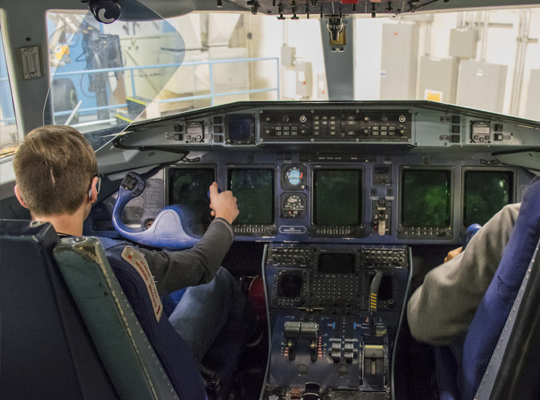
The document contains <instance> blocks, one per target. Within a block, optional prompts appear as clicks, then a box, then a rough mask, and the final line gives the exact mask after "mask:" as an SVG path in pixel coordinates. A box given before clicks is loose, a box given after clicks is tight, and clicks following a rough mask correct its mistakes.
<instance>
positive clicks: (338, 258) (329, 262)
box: [319, 253, 354, 274]
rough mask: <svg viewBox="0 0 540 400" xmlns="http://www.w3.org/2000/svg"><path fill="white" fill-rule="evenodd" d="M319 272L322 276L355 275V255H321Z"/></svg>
mask: <svg viewBox="0 0 540 400" xmlns="http://www.w3.org/2000/svg"><path fill="white" fill-rule="evenodd" d="M319 272H320V273H322V274H352V273H354V254H340V253H323V254H321V255H320V256H319Z"/></svg>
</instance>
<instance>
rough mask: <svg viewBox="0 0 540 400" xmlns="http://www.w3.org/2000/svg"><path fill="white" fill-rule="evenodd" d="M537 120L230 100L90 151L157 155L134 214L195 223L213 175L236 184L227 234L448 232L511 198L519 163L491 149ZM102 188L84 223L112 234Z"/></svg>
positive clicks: (435, 237) (414, 236)
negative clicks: (183, 213) (185, 216)
mask: <svg viewBox="0 0 540 400" xmlns="http://www.w3.org/2000/svg"><path fill="white" fill-rule="evenodd" d="M194 126H197V127H198V128H197V129H198V130H197V134H194V132H195V131H194ZM538 132H540V124H539V123H538V122H534V121H528V120H523V119H519V118H516V117H508V116H503V115H499V114H494V113H489V112H484V111H477V110H471V109H467V108H463V107H458V106H453V105H445V104H438V103H432V102H425V101H395V102H354V101H350V102H248V103H243V102H240V103H233V104H228V105H224V106H216V107H211V108H208V109H204V110H197V111H192V112H186V113H183V114H180V115H177V116H170V117H164V118H160V119H158V120H153V121H144V122H140V123H135V124H132V125H131V126H130V130H129V133H127V134H125V135H123V136H122V137H121V138H120V139H118V140H119V141H120V140H121V146H120V147H118V148H116V149H115V148H114V146H115V144H114V143H115V141H113V142H111V143H112V146H110V147H109V148H107V149H106V152H104V154H105V153H106V154H105V155H104V157H106V159H104V160H100V162H99V164H100V170H103V171H104V172H107V169H113V170H119V169H122V167H121V166H120V164H119V163H120V162H124V161H122V160H125V157H126V156H127V155H128V154H133V158H132V159H131V161H130V164H131V165H134V166H140V167H143V168H144V166H145V165H149V164H148V163H150V161H149V159H152V162H153V163H154V165H156V164H165V165H167V167H163V168H161V169H160V170H158V171H157V172H156V171H155V170H154V171H153V172H152V173H148V174H147V175H146V178H147V179H148V180H150V181H151V182H154V183H156V184H157V183H158V182H160V183H161V185H162V186H161V187H160V188H158V187H157V186H159V185H156V184H152V185H150V186H151V187H152V191H151V192H149V193H144V194H143V198H142V199H139V200H137V201H138V202H139V203H140V204H138V206H137V207H138V208H133V209H130V207H131V206H132V205H131V204H128V205H127V206H126V213H127V214H129V216H130V218H129V223H130V224H132V225H134V226H135V225H139V226H146V225H147V224H149V223H151V220H152V213H155V210H156V209H155V207H154V208H152V209H151V210H150V209H148V207H147V206H146V204H148V205H152V204H154V205H157V204H163V205H170V204H175V203H180V204H184V205H187V206H188V207H191V208H192V209H193V211H194V222H195V227H194V231H195V233H196V234H199V235H200V234H202V233H204V230H205V229H206V227H207V226H208V224H209V223H210V222H211V218H210V214H209V200H208V197H207V194H206V193H207V189H205V188H207V187H208V186H209V185H210V183H211V182H212V181H214V180H215V181H216V182H217V183H218V185H219V187H220V188H221V190H226V189H230V190H232V191H233V193H234V195H235V196H236V197H237V200H238V207H239V210H240V215H239V217H238V218H237V220H236V221H235V224H234V230H235V233H236V237H237V240H239V241H264V242H306V243H316V242H318V243H344V242H345V243H375V244H414V243H426V244H428V243H433V244H436V243H440V244H459V243H461V240H462V236H463V235H464V233H465V230H466V227H467V226H468V225H470V224H472V223H480V224H483V223H485V222H487V221H488V220H489V218H491V216H493V215H494V214H495V213H496V212H497V211H499V210H500V209H501V208H502V207H503V206H504V205H506V204H509V203H512V202H518V201H520V200H521V197H522V194H523V191H524V188H525V187H526V185H527V184H528V183H529V182H530V180H531V179H532V177H533V175H532V174H531V173H529V172H528V171H527V170H526V169H524V168H520V167H518V166H511V165H505V164H503V163H502V162H501V161H500V159H499V154H503V155H504V154H507V153H517V154H518V155H517V156H516V157H514V159H517V158H520V159H523V160H525V158H526V157H519V154H520V152H523V151H526V150H527V148H528V147H532V146H538V142H539V136H538ZM130 148H134V149H139V150H142V151H138V152H134V151H132V150H126V149H130ZM146 149H148V151H145V150H146ZM150 150H151V151H150ZM533 150H534V149H533ZM527 151H528V150H527ZM115 152H117V153H115ZM97 154H98V159H99V158H100V152H99V151H98V153H97ZM501 157H502V158H504V156H501ZM520 161H521V160H518V161H517V162H516V164H517V165H520V164H519V162H520ZM124 168H125V167H124ZM143 171H144V170H143ZM146 171H148V169H146ZM135 200H136V199H135ZM135 200H134V201H133V202H134V203H135ZM113 201H114V199H107V200H105V201H104V202H103V204H102V205H100V206H101V208H99V206H98V207H96V210H95V211H93V212H92V214H91V216H90V217H91V218H93V219H94V220H95V221H94V222H92V226H91V227H90V228H91V229H90V230H89V232H88V233H89V234H96V235H110V236H114V234H115V233H114V232H112V231H111V232H107V231H108V230H110V228H111V227H110V224H109V225H108V224H107V223H106V220H107V219H108V218H109V217H110V212H109V211H108V209H107V207H109V206H108V205H107V204H108V203H111V202H113ZM133 207H135V205H133ZM109 208H110V207H109ZM136 216H141V218H140V219H138V220H137V218H136ZM87 225H88V224H87ZM98 231H100V232H98Z"/></svg>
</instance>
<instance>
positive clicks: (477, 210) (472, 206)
mask: <svg viewBox="0 0 540 400" xmlns="http://www.w3.org/2000/svg"><path fill="white" fill-rule="evenodd" d="M513 178H514V174H513V173H512V171H466V172H465V192H464V204H463V215H464V216H463V224H464V225H465V226H466V227H467V226H469V225H471V224H475V223H476V224H480V225H484V224H485V223H486V222H488V221H489V220H490V219H491V217H493V216H494V215H495V214H496V213H497V212H499V211H500V210H501V208H503V207H504V206H505V205H507V204H509V203H511V202H512V201H513V190H512V188H513V180H514V179H513Z"/></svg>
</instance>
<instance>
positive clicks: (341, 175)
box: [313, 169, 362, 226]
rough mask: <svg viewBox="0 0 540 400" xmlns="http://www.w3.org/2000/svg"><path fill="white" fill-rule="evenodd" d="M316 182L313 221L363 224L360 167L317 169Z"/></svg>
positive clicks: (328, 223)
mask: <svg viewBox="0 0 540 400" xmlns="http://www.w3.org/2000/svg"><path fill="white" fill-rule="evenodd" d="M314 182H315V183H314V186H315V193H314V197H313V208H314V215H313V223H314V224H315V225H337V226H348V225H360V224H361V222H362V221H361V216H362V171H361V170H358V169H353V170H351V169H328V170H317V171H315V175H314Z"/></svg>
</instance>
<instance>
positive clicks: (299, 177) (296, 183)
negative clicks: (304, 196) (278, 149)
mask: <svg viewBox="0 0 540 400" xmlns="http://www.w3.org/2000/svg"><path fill="white" fill-rule="evenodd" d="M284 180H285V184H286V186H288V187H289V188H291V189H296V188H303V187H304V186H305V182H306V173H305V171H304V168H302V167H299V166H291V167H289V168H287V169H286V170H285V174H284Z"/></svg>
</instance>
